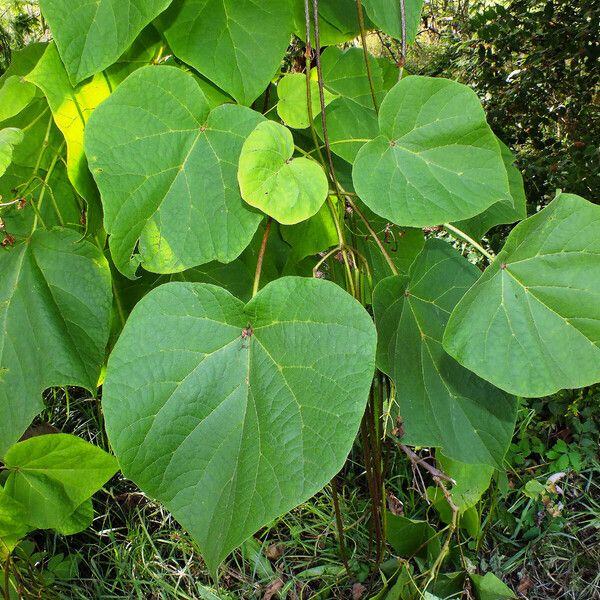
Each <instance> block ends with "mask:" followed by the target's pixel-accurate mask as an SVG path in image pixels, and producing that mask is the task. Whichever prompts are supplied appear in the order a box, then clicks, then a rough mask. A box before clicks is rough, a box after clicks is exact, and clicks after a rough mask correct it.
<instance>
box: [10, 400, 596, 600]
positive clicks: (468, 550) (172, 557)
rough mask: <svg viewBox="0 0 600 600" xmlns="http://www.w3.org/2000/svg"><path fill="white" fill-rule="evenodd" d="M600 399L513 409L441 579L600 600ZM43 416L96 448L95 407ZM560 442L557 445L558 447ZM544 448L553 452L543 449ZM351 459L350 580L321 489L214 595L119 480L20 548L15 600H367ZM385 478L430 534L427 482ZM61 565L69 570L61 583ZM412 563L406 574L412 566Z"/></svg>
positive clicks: (371, 588)
mask: <svg viewBox="0 0 600 600" xmlns="http://www.w3.org/2000/svg"><path fill="white" fill-rule="evenodd" d="M599 393H600V392H599V391H598V390H592V391H590V392H589V393H587V395H586V394H584V395H582V396H574V395H573V394H571V395H569V394H568V393H563V395H562V396H559V397H558V398H557V397H553V398H551V399H542V400H540V401H537V403H536V402H533V403H530V404H528V405H526V406H523V407H522V409H521V411H520V415H519V423H518V427H517V431H516V434H515V439H514V443H513V445H512V447H511V449H510V451H509V454H508V459H509V461H510V463H511V464H512V467H510V468H509V469H508V470H507V476H506V477H505V478H504V477H500V478H499V480H498V482H497V485H495V486H494V488H493V489H492V490H491V491H490V492H489V493H488V494H487V495H486V497H485V498H484V501H483V502H484V504H483V506H482V514H483V515H484V516H485V520H484V523H483V527H484V535H483V536H482V537H481V539H480V540H479V541H476V540H474V539H472V538H468V537H466V536H465V534H464V533H461V538H460V540H461V543H460V550H461V553H462V554H463V559H462V560H461V559H460V557H459V553H458V552H454V558H452V557H451V558H450V559H449V561H448V564H447V565H446V568H445V570H446V571H450V570H452V569H453V568H454V566H453V565H452V564H451V563H452V561H453V560H455V562H456V565H460V563H461V562H462V564H463V565H464V564H466V565H467V566H469V567H470V568H471V569H472V570H477V571H479V572H487V571H493V572H494V573H496V575H498V576H500V577H502V578H503V580H504V581H505V582H506V583H508V584H509V585H510V586H511V588H512V589H513V590H520V591H522V592H523V594H524V595H522V596H520V597H526V598H528V599H529V600H549V599H550V598H552V599H563V598H564V599H568V600H593V599H600V574H599V572H598V564H600V483H599V480H598V474H599V473H600V464H599V462H598V454H597V447H596V444H597V429H596V426H597V423H598V417H597V416H596V413H597V400H598V394H599ZM48 405H49V408H48V409H47V411H46V412H45V413H44V415H42V417H41V418H40V420H39V422H38V426H39V425H41V424H42V423H45V424H46V425H44V427H45V428H46V429H45V430H46V431H47V430H48V425H47V424H48V423H50V424H51V425H52V426H53V427H56V428H57V429H60V430H62V431H65V432H68V433H73V434H76V435H79V436H81V437H83V438H84V439H87V440H89V441H91V442H93V443H96V444H98V445H101V446H103V447H107V441H106V439H105V437H104V435H103V434H99V433H98V432H99V431H101V430H102V428H101V413H100V405H99V403H98V402H97V401H96V400H94V399H91V398H88V397H86V396H77V395H76V394H74V393H71V394H69V395H65V393H64V392H62V391H60V390H59V391H57V392H55V393H53V394H51V395H50V397H49V398H48ZM565 431H566V432H567V434H565ZM558 435H561V436H563V437H557V436H558ZM563 438H565V439H567V440H568V443H567V442H565V444H564V445H562V444H557V440H558V439H563ZM524 440H528V441H527V443H525V442H524ZM531 440H533V442H531ZM590 440H591V442H592V443H591V444H590V443H589V442H590ZM557 445H559V446H560V447H561V448H562V454H561V453H557V451H556V450H555V448H556V447H557ZM563 446H564V447H563ZM574 448H575V449H576V450H577V453H578V454H579V455H580V456H579V458H573V457H571V458H572V459H573V460H575V461H577V460H579V461H580V463H581V464H580V466H581V468H580V469H578V470H577V471H575V470H573V469H572V468H571V469H567V470H566V471H565V472H566V473H567V475H566V476H565V477H564V478H562V479H561V480H560V482H559V484H558V485H559V486H560V489H561V490H562V493H558V492H556V493H554V492H552V493H551V492H548V493H547V494H545V495H541V496H538V497H531V494H529V495H528V493H529V492H528V483H527V482H528V481H531V480H535V481H538V482H539V483H541V484H542V485H545V483H546V480H547V478H548V477H549V476H550V475H551V474H552V473H555V472H556V471H557V467H560V466H563V465H564V461H565V456H566V457H567V460H568V459H569V456H570V454H572V453H573V452H574V450H573V449H574ZM359 456H360V453H359V452H358V451H356V453H355V454H353V455H351V457H350V460H349V461H348V464H347V466H346V468H345V469H344V471H343V472H342V474H341V475H340V478H339V479H340V484H341V485H340V488H341V489H340V495H341V507H342V513H343V518H344V527H345V535H346V545H347V549H348V556H349V562H350V566H351V569H352V572H353V576H352V578H351V579H350V578H348V576H347V574H346V573H345V570H344V567H343V565H342V562H341V560H340V554H339V545H338V539H337V534H336V528H335V518H334V510H333V504H332V499H331V494H330V491H329V489H327V488H326V489H325V490H323V491H322V492H321V493H319V494H317V495H316V496H315V497H314V498H313V499H311V501H309V502H307V503H306V504H303V505H302V506H300V507H298V508H296V509H294V510H293V511H291V512H290V513H288V514H286V515H284V516H283V517H282V518H281V519H279V520H277V521H275V522H274V523H272V524H271V525H270V526H269V527H265V528H264V529H262V530H261V531H260V532H258V533H257V535H256V536H254V538H253V539H252V540H250V542H248V543H247V544H245V545H244V547H242V548H241V549H240V550H238V551H236V552H235V553H234V554H233V555H232V556H231V557H230V558H229V559H228V560H227V561H226V563H225V564H224V565H223V567H222V569H221V572H220V579H219V582H218V585H217V584H214V583H213V582H212V581H211V579H210V577H209V575H208V572H207V570H206V568H205V566H204V563H203V561H202V559H201V557H200V555H199V553H198V551H197V549H196V547H195V545H194V543H193V541H192V540H191V538H190V536H189V535H188V534H187V533H186V532H185V531H183V530H182V529H181V528H180V527H179V525H178V524H177V523H176V522H175V521H174V520H173V518H172V517H171V516H170V514H169V513H168V512H167V511H166V510H165V509H164V508H162V507H161V506H159V505H157V504H155V503H154V502H152V501H151V500H150V499H148V498H147V497H146V496H145V495H144V494H142V493H141V492H140V491H139V490H138V489H137V488H136V487H135V486H134V485H133V484H132V483H130V482H128V481H127V480H126V479H124V478H123V477H122V476H121V475H118V476H115V477H114V478H113V479H112V480H111V481H110V482H109V483H108V484H107V486H106V487H105V489H104V490H103V491H102V492H100V493H99V494H98V495H97V496H96V498H95V500H94V502H95V510H96V518H95V519H94V523H93V526H92V527H91V528H90V529H88V530H86V531H84V532H82V533H80V534H78V535H75V536H70V537H64V536H59V535H57V534H54V533H52V532H37V533H35V534H33V535H32V536H31V537H30V540H31V541H32V542H33V544H32V545H30V549H29V551H28V552H22V553H21V558H20V559H17V564H18V565H19V568H20V571H21V573H22V574H23V581H24V582H25V585H26V588H27V595H25V596H24V597H26V598H41V599H44V600H53V599H55V598H56V599H82V600H83V599H89V598H93V599H97V600H111V599H122V598H130V599H139V600H159V599H165V600H171V599H173V600H178V599H181V600H184V599H185V600H192V599H193V600H196V599H205V598H206V599H209V600H212V599H214V598H224V599H261V598H266V599H267V600H268V598H270V597H271V596H269V590H273V589H277V590H278V594H279V595H277V593H275V594H274V595H273V596H272V597H274V598H290V599H292V600H304V599H308V598H340V599H343V598H353V586H361V587H360V588H358V587H356V588H354V590H355V593H356V594H358V591H362V594H363V595H362V596H358V595H357V596H356V597H360V598H365V599H367V598H370V597H371V596H372V595H373V594H374V593H376V592H377V590H379V589H380V588H381V578H380V575H379V573H377V572H374V573H373V572H370V566H371V565H372V564H373V563H372V557H370V556H369V550H370V549H369V546H370V544H369V538H370V535H371V533H370V529H369V514H370V513H369V505H368V503H367V493H366V482H365V481H364V473H363V470H362V467H361V464H360V458H359ZM388 471H389V474H390V476H389V478H388V481H387V483H386V486H387V489H388V490H389V491H391V492H392V493H393V494H394V495H395V496H396V497H397V498H398V499H399V500H400V502H401V503H402V507H403V511H404V514H405V515H406V516H409V517H411V518H422V519H425V518H428V519H429V520H430V521H431V522H432V524H433V525H434V527H437V528H438V529H441V527H440V523H439V521H438V519H437V515H436V513H435V511H434V510H433V508H432V507H431V506H430V505H429V504H428V503H427V501H426V500H424V499H423V490H424V486H425V485H428V484H430V483H431V482H430V481H428V480H427V478H426V474H424V473H416V474H415V473H413V470H412V469H411V467H410V465H409V464H407V462H406V461H405V460H404V458H403V456H400V455H398V454H397V453H392V454H391V460H390V464H389V469H388ZM529 485H531V484H529ZM536 489H537V488H536ZM559 503H560V505H559ZM455 550H456V549H455ZM391 556H392V554H391V553H389V554H388V556H386V557H385V558H389V557H391ZM53 557H54V558H53ZM57 557H58V558H57ZM60 557H67V560H69V561H72V565H75V566H76V568H70V569H66V572H65V568H64V565H62V563H60V561H61V558H60ZM57 561H58V564H59V567H58V568H56V566H55V565H54V563H56V562H57ZM61 565H62V566H61ZM72 565H71V566H72ZM413 566H415V567H416V568H417V571H416V572H417V573H418V569H419V563H418V561H417V562H414V561H413ZM423 568H425V569H426V565H425V566H423ZM53 569H54V570H53ZM61 570H62V571H61ZM54 571H56V572H54ZM462 597H468V596H467V595H464V596H462Z"/></svg>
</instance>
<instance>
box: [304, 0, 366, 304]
mask: <svg viewBox="0 0 600 600" xmlns="http://www.w3.org/2000/svg"><path fill="white" fill-rule="evenodd" d="M304 17H305V25H306V49H305V53H304V58H305V67H304V71H305V75H306V108H307V114H308V122H309V125H310V133H311V136H312V139H313V144H314V146H315V151H316V153H317V157H318V160H319V162H320V163H321V165H322V166H323V169H324V170H325V171H326V172H328V169H327V164H326V163H325V159H324V158H323V153H322V152H321V146H320V144H319V140H318V138H317V132H316V130H315V126H314V123H313V109H312V94H311V88H310V84H311V79H310V61H311V54H312V52H311V45H310V10H309V7H308V0H304ZM317 23H318V21H317ZM316 27H317V28H318V24H317V26H316ZM317 39H318V38H317V37H316V36H315V41H316V40H317ZM318 51H319V48H318V47H317V54H318ZM319 64H320V58H319ZM320 85H322V81H321V82H320ZM319 89H321V88H319ZM322 114H324V112H323V113H322ZM329 178H330V179H331V181H332V183H333V184H334V186H335V187H336V190H337V187H338V186H337V182H336V179H335V173H334V172H333V171H331V172H329ZM337 195H338V198H339V197H340V196H339V191H338V192H337ZM327 205H328V206H329V210H330V211H331V216H332V218H333V222H334V224H335V228H336V232H337V236H338V242H339V246H340V251H341V252H342V257H343V258H344V268H345V272H346V278H347V280H348V283H349V286H350V292H351V294H352V295H353V296H354V295H355V292H356V290H355V288H354V281H353V280H352V273H351V271H350V264H349V262H348V259H347V256H346V252H345V250H344V248H345V246H346V240H345V237H344V231H343V229H342V228H341V227H340V224H339V222H338V215H337V213H336V211H335V207H334V206H333V202H332V201H331V199H330V198H329V196H327Z"/></svg>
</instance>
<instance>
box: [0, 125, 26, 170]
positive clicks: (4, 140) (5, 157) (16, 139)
mask: <svg viewBox="0 0 600 600" xmlns="http://www.w3.org/2000/svg"><path fill="white" fill-rule="evenodd" d="M23 137H24V135H23V131H22V130H21V129H17V128H16V127H6V128H5V129H0V175H4V173H5V172H6V169H8V166H9V165H10V163H11V162H12V158H13V149H14V147H15V146H16V145H18V144H20V143H21V142H22V141H23Z"/></svg>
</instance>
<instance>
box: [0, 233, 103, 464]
mask: <svg viewBox="0 0 600 600" xmlns="http://www.w3.org/2000/svg"><path fill="white" fill-rule="evenodd" d="M0 273H2V274H3V275H2V277H1V278H0V323H1V324H2V329H1V331H0V456H3V455H4V452H5V451H6V450H7V449H8V448H9V447H10V446H11V445H12V444H13V443H14V442H16V441H17V440H18V439H19V438H20V437H21V434H22V433H23V432H24V431H25V429H26V428H27V426H28V425H29V424H30V423H31V420H32V419H33V417H35V415H37V414H38V413H39V412H40V411H41V410H42V408H43V407H44V405H43V403H42V398H41V394H42V392H43V391H44V390H45V389H46V388H48V387H51V386H56V385H78V386H81V387H84V388H86V389H88V390H90V391H95V390H96V384H97V381H98V375H99V373H100V367H101V365H102V363H103V362H104V350H105V347H106V342H107V340H108V333H109V321H110V309H111V302H112V292H111V285H110V271H109V268H108V263H107V261H106V259H105V258H104V256H103V254H102V252H101V251H100V250H99V249H98V248H97V247H96V246H93V245H92V244H90V243H89V242H85V241H81V238H80V235H79V234H77V233H76V232H74V231H70V230H66V229H65V230H58V229H57V230H53V231H45V230H43V229H37V230H36V231H35V232H34V234H33V235H32V236H31V238H30V239H29V240H27V241H26V242H24V243H22V244H19V245H17V246H14V247H13V248H11V249H10V250H7V251H4V252H2V253H0Z"/></svg>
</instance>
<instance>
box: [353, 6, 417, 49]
mask: <svg viewBox="0 0 600 600" xmlns="http://www.w3.org/2000/svg"><path fill="white" fill-rule="evenodd" d="M362 3H363V4H364V6H365V10H366V11H367V14H368V15H369V17H370V18H371V20H372V21H373V23H375V25H377V27H379V28H380V29H381V30H383V31H384V32H385V33H387V34H388V35H389V36H391V37H393V38H396V39H397V40H400V39H402V12H401V10H400V1H399V0H398V1H397V2H396V1H395V0H362ZM404 6H405V11H406V13H405V15H406V17H405V18H406V41H407V42H413V41H414V39H415V37H416V35H417V33H418V31H419V23H420V22H421V10H422V9H423V0H405V2H404Z"/></svg>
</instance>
